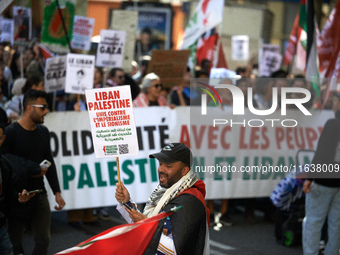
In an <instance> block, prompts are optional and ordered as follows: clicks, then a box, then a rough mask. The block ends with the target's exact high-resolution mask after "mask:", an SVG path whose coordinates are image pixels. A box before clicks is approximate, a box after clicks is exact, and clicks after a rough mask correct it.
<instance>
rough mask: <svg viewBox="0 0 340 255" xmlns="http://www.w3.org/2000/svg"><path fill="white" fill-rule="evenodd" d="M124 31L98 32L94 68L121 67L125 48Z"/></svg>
mask: <svg viewBox="0 0 340 255" xmlns="http://www.w3.org/2000/svg"><path fill="white" fill-rule="evenodd" d="M125 37H126V32H125V31H117V30H104V29H102V30H100V42H99V45H98V49H97V62H96V66H101V67H109V68H114V67H121V66H122V62H123V56H124V47H125Z"/></svg>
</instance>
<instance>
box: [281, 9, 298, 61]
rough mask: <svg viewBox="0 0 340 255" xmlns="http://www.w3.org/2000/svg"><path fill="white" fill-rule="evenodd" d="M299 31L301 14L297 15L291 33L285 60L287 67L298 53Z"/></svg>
mask: <svg viewBox="0 0 340 255" xmlns="http://www.w3.org/2000/svg"><path fill="white" fill-rule="evenodd" d="M298 31H299V13H297V14H296V17H295V21H294V24H293V27H292V30H291V31H290V35H289V42H288V45H287V48H286V52H285V56H284V58H283V64H284V65H285V66H287V67H288V66H289V65H290V63H291V62H292V59H293V56H294V55H295V52H296V42H297V40H298Z"/></svg>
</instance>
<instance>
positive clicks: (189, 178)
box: [143, 170, 199, 217]
mask: <svg viewBox="0 0 340 255" xmlns="http://www.w3.org/2000/svg"><path fill="white" fill-rule="evenodd" d="M198 180H199V177H198V175H197V174H196V173H194V171H193V170H190V171H189V172H188V173H187V174H186V175H184V176H183V177H182V178H181V179H180V180H179V181H178V182H176V183H175V184H174V185H172V186H171V187H170V188H168V189H166V188H163V187H161V186H160V185H159V184H158V185H157V187H156V188H155V190H154V191H153V192H152V193H151V195H150V198H149V199H148V201H147V203H146V206H145V208H144V212H143V214H144V215H145V216H147V217H152V216H154V215H156V214H158V213H159V212H160V211H161V210H162V209H163V208H164V206H166V205H167V204H168V203H169V201H171V200H172V199H173V198H175V197H176V196H177V195H178V194H180V193H182V192H183V191H185V190H187V189H189V188H191V187H192V186H193V185H194V184H195V183H196V182H197V181H198Z"/></svg>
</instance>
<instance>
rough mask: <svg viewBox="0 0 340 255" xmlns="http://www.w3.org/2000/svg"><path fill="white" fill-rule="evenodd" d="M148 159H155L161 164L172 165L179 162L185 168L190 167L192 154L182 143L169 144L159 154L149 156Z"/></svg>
mask: <svg viewBox="0 0 340 255" xmlns="http://www.w3.org/2000/svg"><path fill="white" fill-rule="evenodd" d="M149 157H150V158H156V159H158V160H159V161H160V162H163V163H174V162H177V161H181V162H182V163H184V164H185V165H186V166H189V167H191V165H192V153H191V151H190V149H189V148H188V147H187V146H186V145H185V144H183V143H170V144H168V145H166V146H165V147H164V148H163V149H162V150H161V152H159V153H154V154H150V155H149Z"/></svg>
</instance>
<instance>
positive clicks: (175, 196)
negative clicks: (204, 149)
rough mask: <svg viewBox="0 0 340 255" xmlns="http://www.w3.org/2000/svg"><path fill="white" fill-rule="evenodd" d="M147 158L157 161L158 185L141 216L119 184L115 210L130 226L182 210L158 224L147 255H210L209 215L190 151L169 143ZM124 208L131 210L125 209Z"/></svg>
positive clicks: (200, 181)
mask: <svg viewBox="0 0 340 255" xmlns="http://www.w3.org/2000/svg"><path fill="white" fill-rule="evenodd" d="M149 157H150V158H156V159H157V160H158V161H159V167H158V176H159V184H158V185H157V187H156V188H155V190H154V191H153V192H152V193H151V195H150V198H149V199H148V201H147V203H146V206H145V208H144V211H143V213H140V212H139V211H138V210H135V209H134V208H136V206H135V205H134V203H133V201H132V200H131V197H130V194H129V192H128V190H127V189H126V188H125V186H124V185H123V184H122V183H121V184H119V183H117V184H116V186H117V188H116V194H115V197H116V199H117V201H118V202H119V203H118V205H117V210H118V211H119V212H120V213H121V214H122V216H123V217H124V219H125V220H126V221H127V222H128V223H133V222H138V221H140V220H143V219H145V218H147V217H152V216H154V215H157V214H158V213H161V212H163V211H168V210H169V209H171V208H173V207H177V206H183V208H182V209H180V210H178V211H176V212H175V213H174V214H172V215H171V216H170V218H167V219H164V220H163V221H161V222H160V224H162V225H159V228H158V229H159V231H156V232H155V234H154V236H153V238H152V240H151V242H150V244H149V247H148V249H147V250H148V251H150V254H151V253H153V254H195V255H196V254H197V255H198V254H209V231H208V222H209V217H210V213H209V209H208V208H207V207H206V204H205V201H204V199H205V184H204V182H203V181H202V180H199V177H198V175H197V174H196V173H194V171H193V170H192V169H191V166H192V153H191V151H190V149H189V148H188V147H187V146H186V145H184V144H183V143H170V144H168V145H166V146H165V147H164V148H163V149H162V150H161V152H159V153H154V154H151V155H149ZM124 204H127V205H129V206H130V207H131V208H133V209H131V210H129V209H126V207H125V206H124ZM162 230H163V231H162ZM153 251H154V252H153ZM156 251H157V253H156ZM165 251H167V252H165Z"/></svg>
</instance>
